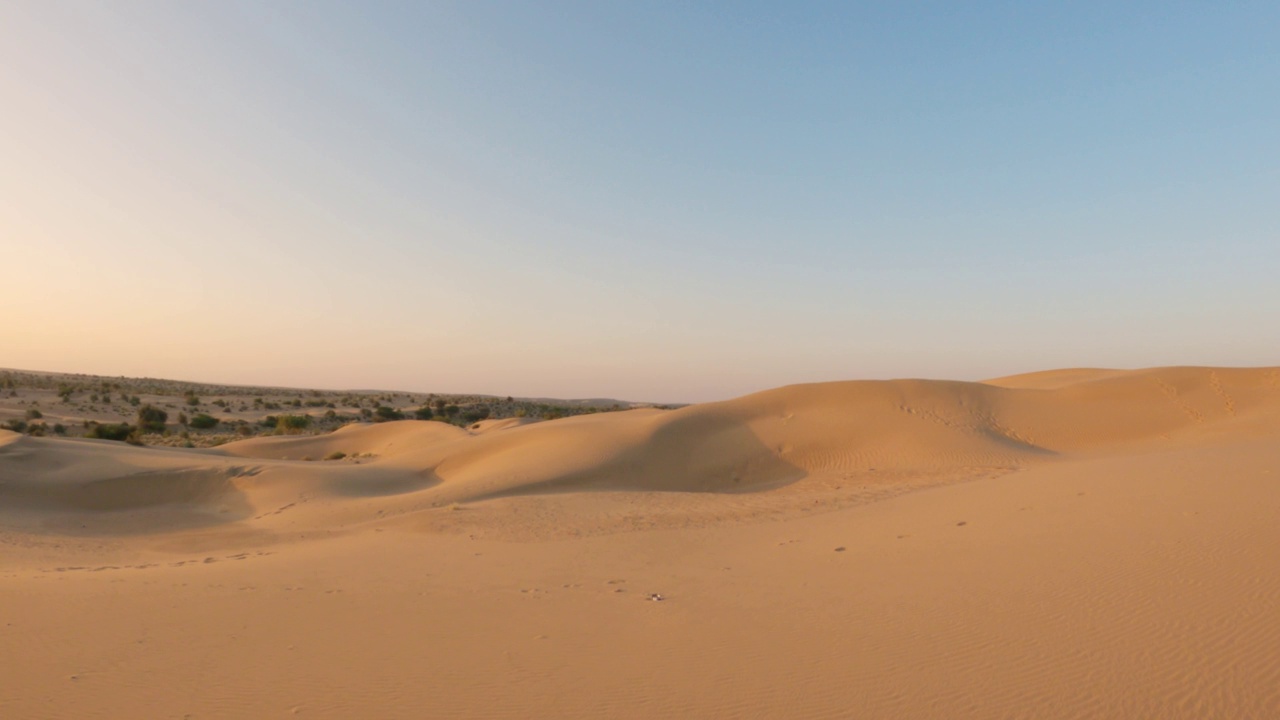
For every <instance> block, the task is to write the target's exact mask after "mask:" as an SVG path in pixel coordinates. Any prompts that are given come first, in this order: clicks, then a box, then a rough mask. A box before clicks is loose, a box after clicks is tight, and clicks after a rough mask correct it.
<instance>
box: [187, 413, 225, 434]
mask: <svg viewBox="0 0 1280 720" xmlns="http://www.w3.org/2000/svg"><path fill="white" fill-rule="evenodd" d="M220 422H222V421H221V420H219V419H218V418H216V417H214V416H212V415H206V414H205V413H198V414H196V416H195V417H193V418H191V427H193V428H195V429H197V430H208V429H210V428H215V427H217V426H218V423H220Z"/></svg>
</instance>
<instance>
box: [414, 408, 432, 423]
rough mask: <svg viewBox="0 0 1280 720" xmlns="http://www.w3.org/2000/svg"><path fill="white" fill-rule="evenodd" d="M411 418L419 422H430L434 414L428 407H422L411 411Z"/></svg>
mask: <svg viewBox="0 0 1280 720" xmlns="http://www.w3.org/2000/svg"><path fill="white" fill-rule="evenodd" d="M413 416H414V417H416V418H418V419H419V420H430V419H431V418H433V417H435V412H434V411H432V409H431V406H430V405H423V406H422V407H420V408H418V409H417V410H414V411H413Z"/></svg>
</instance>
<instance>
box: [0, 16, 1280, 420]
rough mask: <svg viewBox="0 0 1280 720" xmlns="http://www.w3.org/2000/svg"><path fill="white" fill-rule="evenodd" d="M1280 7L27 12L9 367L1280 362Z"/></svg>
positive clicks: (1, 334)
mask: <svg viewBox="0 0 1280 720" xmlns="http://www.w3.org/2000/svg"><path fill="white" fill-rule="evenodd" d="M1277 48H1280V4H1277V3H1275V2H1232V3H1209V2H1194V3H1192V2H1174V1H1168V0H1163V1H1160V2H1126V3H1115V2H1085V3H1039V2H988V3H956V2H950V1H946V2H935V3H925V2H880V3H870V2H868V3H853V2H833V3H791V2H780V1H779V2H769V3H757V2H724V3H717V4H707V3H694V2H686V1H680V2H669V3H664V2H650V1H647V0H646V1H645V2H629V3H623V2H616V3H615V2H596V1H590V2H568V3H566V2H510V3H496V2H479V1H471V0H468V1H465V2H452V3H445V2H440V3H429V2H412V3H390V2H372V3H366V2H345V3H330V2H315V1H308V2H228V1H224V0H218V1H217V2H213V1H204V2H159V1H157V2H126V1H124V0H121V1H120V2H109V3H103V2H87V1H86V2H66V1H57V0H31V1H30V2H22V1H20V0H9V1H8V2H3V3H0V280H2V281H3V282H0V366H3V367H18V368H29V369H47V370H62V371H72V372H87V373H101V374H112V375H150V376H161V377H177V378H183V379H195V380H208V381H224V382H243V383H255V384H285V385H300V386H319V387H334V388H343V387H347V388H351V387H358V388H366V387H379V388H392V389H406V390H419V391H445V392H454V391H457V392H484V393H491V394H499V395H506V394H514V395H540V396H559V397H593V396H609V397H623V398H628V399H637V400H655V401H672V402H675V401H698V400H708V399H718V398H725V397H730V396H733V395H738V394H742V393H745V392H750V391H754V390H760V389H765V388H768V387H773V386H778V385H784V384H789V383H794V382H807V381H815V380H837V379H854V378H884V377H942V378H956V379H980V378H984V377H991V376H996V375H1002V374H1009V373H1013V372H1021V371H1028V370H1038V369H1048V368H1054V367H1072V366H1109V367H1136V366H1149V365H1173V364H1220V365H1274V364H1280V130H1278V129H1277V128H1278V127H1280V125H1278V119H1280V51H1278V50H1277Z"/></svg>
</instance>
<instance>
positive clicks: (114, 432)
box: [85, 423, 133, 442]
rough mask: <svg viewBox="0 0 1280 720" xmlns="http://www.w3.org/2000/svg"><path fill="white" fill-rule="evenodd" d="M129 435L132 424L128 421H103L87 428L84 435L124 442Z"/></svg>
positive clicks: (131, 432) (131, 433) (131, 430)
mask: <svg viewBox="0 0 1280 720" xmlns="http://www.w3.org/2000/svg"><path fill="white" fill-rule="evenodd" d="M130 435H133V426H132V425H130V424H128V423H104V424H100V425H94V426H93V427H91V428H89V432H88V433H86V434H85V437H91V438H98V439H99V440H117V441H119V442H124V441H126V440H128V439H129V436H130Z"/></svg>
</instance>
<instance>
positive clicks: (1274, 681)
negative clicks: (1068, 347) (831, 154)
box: [0, 368, 1280, 718]
mask: <svg viewBox="0 0 1280 720" xmlns="http://www.w3.org/2000/svg"><path fill="white" fill-rule="evenodd" d="M336 453H343V454H344V457H342V458H341V459H334V460H324V459H323V458H326V457H330V456H332V455H334V454H336ZM308 458H309V459H308ZM1278 507H1280V370H1278V369H1271V368H1260V369H1228V368H1160V369H1151V370H1139V371H1113V370H1067V371H1053V372H1048V373H1036V374H1032V375H1024V376H1017V377H1013V378H1001V379H998V380H992V381H989V382H986V383H963V382H946V381H924V380H902V381H886V382H847V383H827V384H816V385H802V386H793V387H787V388H781V389H778V390H771V391H767V392H763V393H758V394H755V395H751V396H747V397H744V398H739V399H736V400H731V401H727V402H722V403H709V404H705V405H696V406H690V407H686V408H681V409H677V410H668V411H664V410H655V409H642V410H631V411H627V412H620V413H607V414H600V415H588V416H580V417H572V418H566V419H562V420H554V421H549V422H537V423H529V422H524V421H512V420H501V421H487V422H482V423H480V424H479V426H477V427H475V428H472V429H465V430H464V429H461V428H457V427H453V426H448V425H444V424H442V423H434V422H420V421H403V422H392V423H383V424H379V425H356V426H350V427H348V428H345V429H342V430H339V431H337V432H334V433H332V434H330V435H324V436H316V437H301V438H290V437H279V438H259V439H252V440H245V441H242V442H236V443H231V444H228V445H224V446H221V447H218V448H212V449H203V450H200V449H195V450H191V449H187V450H184V449H176V448H175V449H171V448H137V447H132V446H128V445H124V444H121V443H113V442H109V441H98V440H83V439H63V438H53V437H47V438H33V437H25V436H19V435H16V434H13V433H7V432H3V431H0V609H3V611H4V612H3V618H2V619H0V638H3V643H0V679H2V682H0V717H4V718H135V717H156V718H169V717H172V718H184V717H189V718H214V717H218V718H222V717H286V716H289V717H292V716H311V717H331V718H337V717H342V718H347V717H361V718H422V717H467V718H472V717H481V718H517V717H567V718H588V717H590V718H595V717H646V718H650V717H655V716H658V717H666V716H680V717H708V718H718V717H724V718H747V717H806V718H823V717H831V718H837V717H839V718H844V717H868V718H881V717H884V718H889V717H892V718H957V717H965V718H1093V717H1161V718H1271V717H1280V523H1277V522H1276V518H1277V508H1278ZM655 595H656V596H660V597H661V598H662V599H661V600H660V601H659V600H654V599H651V598H652V597H654V596H655Z"/></svg>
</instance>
